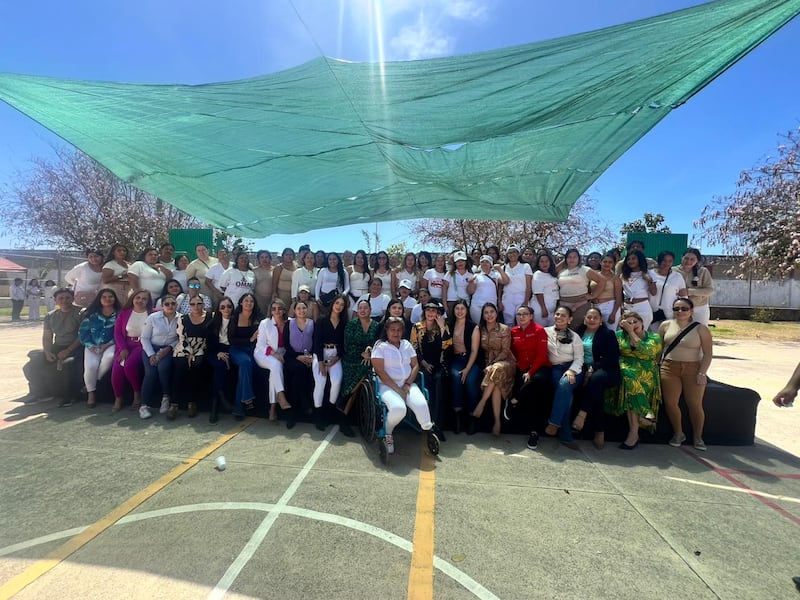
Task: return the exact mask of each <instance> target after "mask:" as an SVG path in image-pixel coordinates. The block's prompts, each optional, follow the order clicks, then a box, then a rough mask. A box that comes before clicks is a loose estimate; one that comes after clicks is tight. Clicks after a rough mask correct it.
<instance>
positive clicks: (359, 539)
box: [0, 324, 800, 599]
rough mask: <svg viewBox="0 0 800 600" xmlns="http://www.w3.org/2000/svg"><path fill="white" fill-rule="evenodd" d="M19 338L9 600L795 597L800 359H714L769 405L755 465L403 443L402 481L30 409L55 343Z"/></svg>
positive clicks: (206, 435)
mask: <svg viewBox="0 0 800 600" xmlns="http://www.w3.org/2000/svg"><path fill="white" fill-rule="evenodd" d="M0 335H1V336H2V339H3V344H2V346H1V347H0V377H2V381H3V382H4V384H5V385H4V387H3V389H2V390H0V416H2V419H3V420H2V421H0V428H2V429H0V456H2V462H0V467H1V469H2V471H1V472H2V475H0V598H4V597H12V596H13V597H15V598H36V599H39V598H59V599H63V598H202V597H207V598H220V597H223V596H225V597H229V598H287V599H288V598H425V597H428V598H433V597H435V598H470V597H477V598H481V599H484V598H521V599H522V598H662V597H665V596H667V597H673V598H797V597H798V592H797V591H796V590H795V588H794V585H793V584H792V582H791V577H792V576H793V575H800V557H799V556H798V553H797V548H798V542H797V540H798V533H800V459H798V456H797V455H798V447H797V439H798V436H797V432H800V421H799V420H798V410H797V409H795V410H786V409H782V410H779V409H777V408H775V407H773V406H772V405H771V403H769V398H771V396H772V395H773V394H774V393H775V391H777V390H778V389H779V388H780V387H781V386H782V384H783V383H784V382H785V380H786V379H787V378H788V376H789V374H790V373H791V370H792V368H793V366H794V364H795V362H796V360H797V359H798V355H800V353H799V352H798V349H800V343H797V344H781V345H779V346H780V347H779V348H777V351H776V348H775V345H767V344H760V343H756V342H750V343H744V342H728V343H725V344H719V345H717V346H715V353H716V354H717V357H718V358H717V359H716V360H715V361H714V363H712V369H711V374H712V376H713V377H714V378H716V379H719V380H722V381H725V382H727V383H732V384H734V385H747V386H748V387H752V388H753V389H756V390H757V391H759V393H761V395H762V398H763V399H764V400H763V401H762V403H761V405H760V410H759V427H758V436H759V441H758V443H757V444H756V445H755V446H753V447H711V448H709V451H708V452H707V453H702V454H701V453H698V452H696V451H695V450H694V449H692V448H691V447H684V448H682V449H680V450H677V449H674V448H670V447H668V446H652V445H646V446H641V447H639V448H638V449H637V450H636V451H634V452H623V451H621V450H618V449H617V448H615V447H613V446H611V445H609V446H607V447H606V449H605V450H603V451H597V450H595V449H594V448H593V447H592V446H591V445H590V444H588V443H583V444H582V445H581V450H580V451H579V452H574V451H571V450H568V449H566V448H563V447H560V446H559V445H558V444H557V443H556V442H555V441H553V440H543V441H542V442H541V443H540V446H539V449H538V450H537V451H529V450H527V449H525V447H524V444H525V440H524V439H523V438H522V437H520V436H501V437H499V438H493V437H492V436H489V435H480V434H479V435H476V436H473V437H467V436H465V435H460V436H452V435H451V436H448V441H447V442H446V443H443V444H442V454H441V457H440V459H439V460H437V461H435V462H434V461H433V459H432V458H431V457H429V456H427V454H426V453H425V452H424V451H423V449H422V444H421V440H420V437H419V436H417V435H416V434H414V433H412V432H409V431H404V432H401V433H400V435H398V443H397V446H398V453H397V455H396V456H395V457H393V458H392V460H391V464H390V466H389V467H388V468H385V467H383V466H382V465H380V463H379V462H378V460H377V453H376V451H375V448H374V447H366V446H365V445H364V444H362V443H360V442H359V441H357V440H349V439H347V438H344V437H343V436H342V435H341V434H340V433H337V431H336V430H335V429H330V428H329V430H328V431H327V432H326V433H320V432H318V431H316V429H314V428H313V427H311V426H308V425H303V424H301V425H298V426H297V428H295V429H294V430H292V431H287V430H286V429H285V428H283V427H282V426H280V425H276V424H273V423H269V422H267V421H263V420H252V421H245V422H244V423H242V424H237V423H234V422H233V421H232V420H230V418H229V417H228V418H223V419H222V420H221V421H220V422H219V423H217V424H216V425H210V424H209V423H208V422H207V420H206V419H205V418H204V415H201V416H200V417H198V418H197V419H194V420H189V419H187V418H186V417H185V416H184V415H182V416H181V417H180V418H179V419H178V420H177V421H175V422H173V423H167V422H165V421H164V420H163V418H158V417H157V418H154V419H152V420H150V421H141V420H139V419H138V417H137V416H136V415H135V414H134V413H129V412H127V411H123V413H120V414H119V415H115V416H112V415H110V414H109V412H110V411H109V410H108V407H107V406H106V407H103V408H101V409H98V410H95V411H89V410H87V409H86V408H85V407H83V406H77V405H76V406H73V407H69V408H62V409H58V408H56V407H55V406H54V402H52V401H48V402H41V403H37V404H32V405H25V404H21V403H19V402H15V399H18V398H19V397H21V396H23V395H24V393H25V391H26V388H25V382H24V378H23V377H22V375H21V372H20V367H21V365H22V364H23V363H24V354H25V351H26V350H28V349H30V348H34V347H36V346H37V345H38V340H39V329H38V328H37V327H36V326H34V325H26V324H23V325H17V324H15V325H13V326H12V325H11V324H2V325H0ZM792 429H793V430H792ZM223 436H225V437H223ZM764 440H766V441H764ZM222 442H225V443H224V444H222V445H220V444H221V443H222ZM217 445H219V447H216V448H215V446H217ZM777 446H781V447H783V448H784V449H783V450H782V449H780V448H778V447H777ZM219 455H224V456H225V457H226V459H227V465H228V466H227V469H226V470H225V471H224V472H218V471H216V470H215V469H214V459H215V458H216V457H217V456H219ZM176 469H177V471H176ZM93 524H94V525H93ZM90 525H93V527H92V528H91V529H89V530H87V531H84V532H83V533H81V532H82V530H83V529H84V528H86V527H87V526H90ZM68 543H72V546H71V547H66V548H65V544H68ZM45 558H48V559H49V560H47V561H43V560H42V559H45ZM23 585H24V587H23ZM18 590H21V591H18Z"/></svg>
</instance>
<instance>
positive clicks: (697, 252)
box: [683, 248, 703, 277]
mask: <svg viewBox="0 0 800 600" xmlns="http://www.w3.org/2000/svg"><path fill="white" fill-rule="evenodd" d="M683 254H684V256H685V255H687V254H694V255H695V256H696V257H697V262H696V263H694V266H693V267H692V275H694V276H695V277H697V274H698V273H699V272H700V266H701V265H700V263H701V262H703V255H702V254H700V250H698V249H697V248H687V249H686V252H684V253H683Z"/></svg>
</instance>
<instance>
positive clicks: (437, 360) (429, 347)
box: [410, 300, 453, 442]
mask: <svg viewBox="0 0 800 600" xmlns="http://www.w3.org/2000/svg"><path fill="white" fill-rule="evenodd" d="M410 342H411V345H412V346H413V347H414V350H415V351H416V353H417V363H418V364H419V366H420V371H421V372H422V374H423V383H424V385H425V389H426V390H427V392H428V405H429V406H430V414H431V420H432V421H433V422H434V423H439V422H441V414H440V413H441V407H442V403H443V401H444V382H443V381H442V379H443V377H444V374H445V373H446V372H447V370H446V368H445V353H446V352H447V351H448V350H449V348H450V346H451V345H452V344H453V338H452V336H451V335H450V329H449V328H448V327H447V322H446V321H445V319H444V307H443V306H442V305H441V303H440V302H438V301H437V300H430V301H429V302H428V303H427V304H426V305H425V318H424V319H423V320H422V321H420V322H419V323H417V324H416V325H414V326H413V327H412V328H411V340H410ZM436 434H437V435H438V436H439V438H440V439H441V440H442V441H443V442H444V441H446V438H445V436H444V433H442V432H441V430H437V431H436Z"/></svg>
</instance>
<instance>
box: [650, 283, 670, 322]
mask: <svg viewBox="0 0 800 600" xmlns="http://www.w3.org/2000/svg"><path fill="white" fill-rule="evenodd" d="M670 275H672V273H667V276H666V277H665V278H664V285H662V286H661V297H660V298H659V299H658V305H659V306H661V301H662V300H663V299H664V290H665V289H666V287H667V281H669V276H670ZM666 320H667V315H666V313H665V312H664V309H663V308H659V309H658V310H657V311H654V312H653V323H659V322H661V321H666Z"/></svg>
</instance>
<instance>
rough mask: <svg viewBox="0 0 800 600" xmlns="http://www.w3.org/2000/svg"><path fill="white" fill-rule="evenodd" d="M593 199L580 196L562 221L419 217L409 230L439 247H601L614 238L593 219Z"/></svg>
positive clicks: (593, 248) (590, 248)
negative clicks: (567, 216)
mask: <svg viewBox="0 0 800 600" xmlns="http://www.w3.org/2000/svg"><path fill="white" fill-rule="evenodd" d="M596 214H597V207H596V202H595V201H594V200H593V199H591V198H590V197H589V196H587V195H584V196H581V197H580V198H579V199H578V201H577V202H575V204H574V205H573V207H572V210H571V211H570V213H569V218H568V219H567V221H565V222H563V223H548V222H544V221H482V220H475V219H421V220H418V221H412V222H411V223H410V224H409V230H410V232H411V234H412V235H413V236H414V237H416V238H417V239H418V240H419V241H420V242H422V243H423V245H428V246H431V247H438V248H442V249H448V250H455V249H462V250H465V251H466V252H470V251H471V250H472V249H473V248H476V247H477V248H481V249H485V248H486V247H487V246H490V245H492V244H494V245H496V246H498V247H500V248H506V247H507V246H509V245H510V244H512V243H513V244H517V245H519V246H521V247H526V246H529V247H531V248H533V249H534V250H538V249H540V248H548V249H552V250H555V251H556V252H564V251H565V250H567V249H568V248H579V249H581V250H585V251H591V250H598V249H605V248H606V246H608V245H609V242H610V241H611V240H613V239H614V236H613V234H612V232H611V230H610V229H609V228H608V226H607V225H606V224H605V223H602V222H600V221H598V220H597V219H596Z"/></svg>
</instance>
